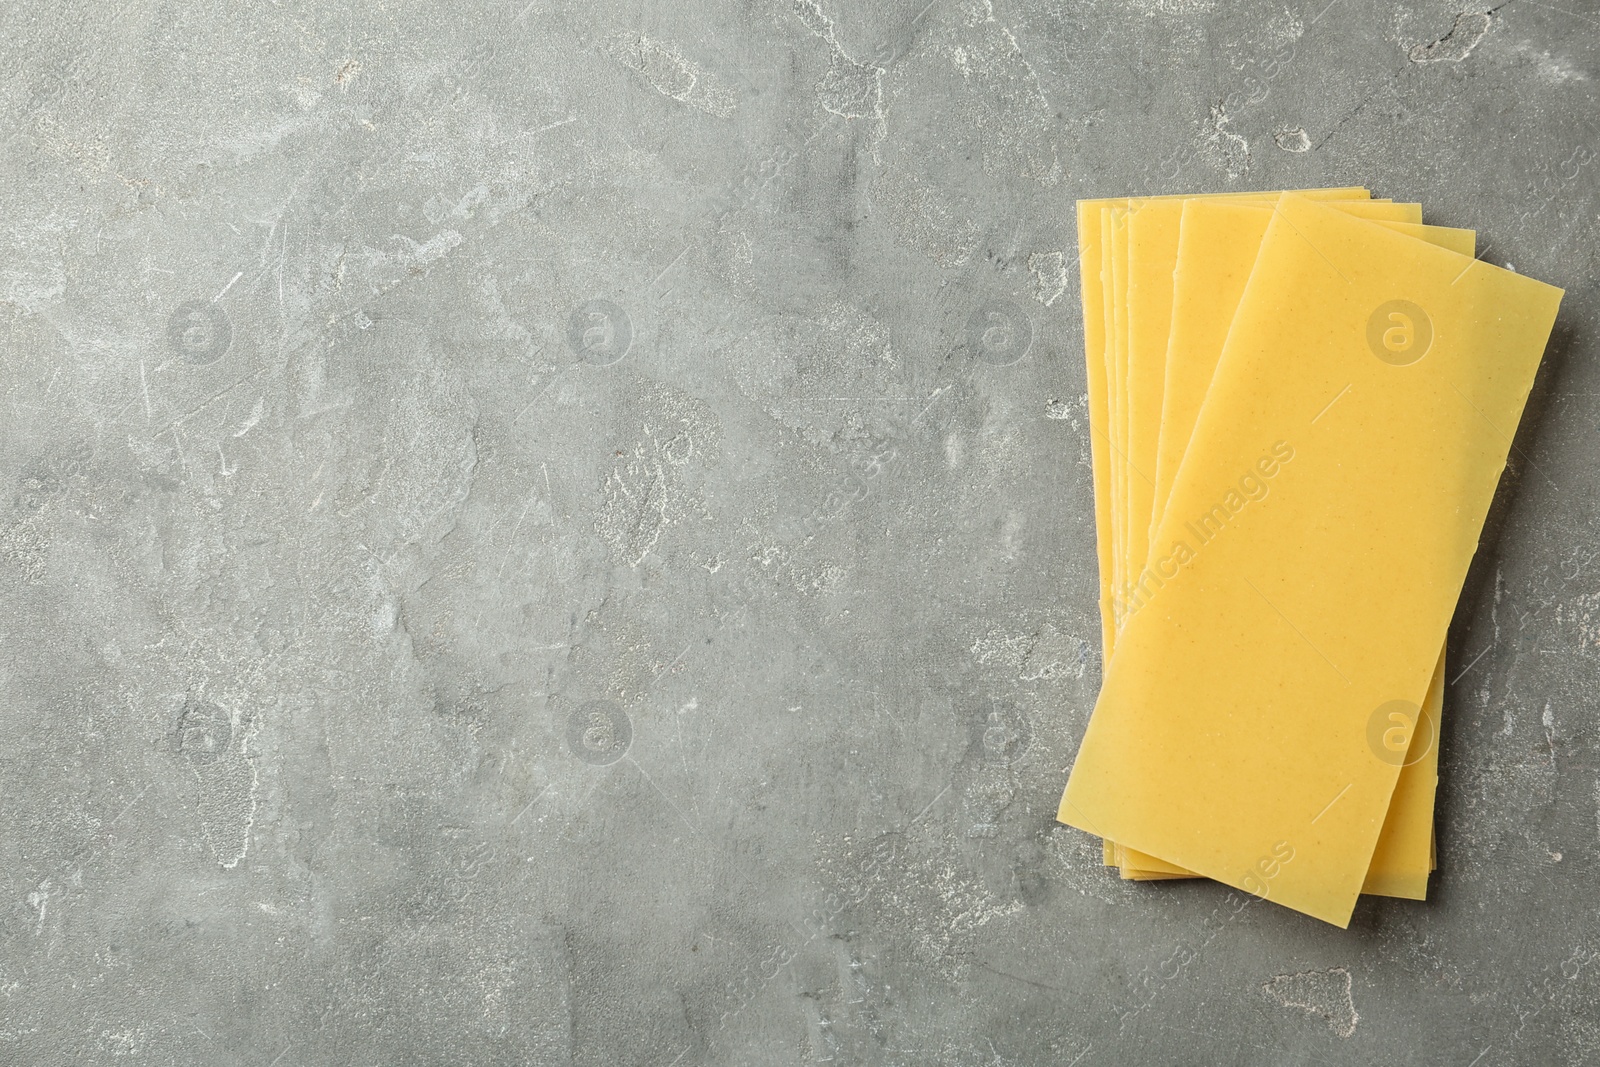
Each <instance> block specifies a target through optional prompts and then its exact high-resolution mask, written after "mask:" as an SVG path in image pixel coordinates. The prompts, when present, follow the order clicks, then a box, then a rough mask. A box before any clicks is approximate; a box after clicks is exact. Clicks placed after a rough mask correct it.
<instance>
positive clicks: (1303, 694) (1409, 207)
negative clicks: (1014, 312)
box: [1057, 188, 1562, 927]
mask: <svg viewBox="0 0 1600 1067" xmlns="http://www.w3.org/2000/svg"><path fill="white" fill-rule="evenodd" d="M1078 235H1079V248H1080V252H1081V259H1080V266H1081V275H1082V286H1083V314H1084V343H1085V350H1086V358H1087V367H1088V393H1089V416H1090V428H1091V433H1092V437H1093V441H1092V456H1093V463H1094V485H1095V516H1096V530H1097V534H1098V548H1099V562H1100V592H1101V597H1100V608H1101V619H1102V627H1103V649H1104V670H1103V681H1102V688H1101V692H1100V696H1099V699H1098V700H1097V702H1096V704H1095V709H1094V714H1093V716H1092V717H1091V719H1090V722H1089V727H1088V730H1087V731H1086V733H1085V735H1084V739H1083V743H1082V745H1081V747H1080V748H1079V751H1078V757H1077V760H1076V762H1075V763H1074V765H1073V769H1072V773H1071V777H1070V779H1069V781H1068V783H1067V788H1066V791H1065V793H1064V795H1063V797H1062V800H1061V807H1060V811H1059V814H1058V816H1057V817H1058V818H1059V819H1060V821H1062V822H1064V823H1068V824H1070V825H1072V826H1076V827H1078V828H1080V829H1083V830H1086V831H1088V832H1090V833H1092V834H1096V835H1098V836H1100V837H1102V838H1103V839H1104V841H1105V859H1106V863H1107V864H1110V865H1115V866H1117V867H1120V868H1121V871H1122V876H1123V877H1124V878H1134V879H1163V878H1184V877H1195V876H1203V877H1208V878H1212V879H1215V880H1217V881H1219V882H1223V883H1226V884H1228V885H1231V886H1234V887H1236V888H1239V889H1242V890H1244V891H1246V892H1249V893H1252V894H1254V895H1256V896H1261V897H1266V898H1268V899H1271V900H1275V901H1278V902H1280V903H1282V904H1285V905H1287V906H1289V907H1291V908H1294V909H1296V910H1298V911H1302V912H1305V913H1307V914H1309V915H1313V916H1315V917H1317V918H1319V919H1323V920H1326V921H1327V922H1330V923H1334V924H1336V925H1338V926H1341V927H1342V926H1346V925H1347V924H1348V923H1349V919H1350V914H1351V911H1352V910H1353V908H1354V906H1355V901H1356V898H1357V896H1358V895H1359V894H1361V893H1372V894H1379V895H1384V896H1398V897H1409V898H1414V899H1423V898H1424V897H1425V896H1426V894H1427V885H1428V875H1429V872H1430V871H1431V870H1432V869H1433V868H1434V866H1435V852H1434V840H1433V804H1434V790H1435V784H1436V782H1437V760H1438V746H1437V744H1436V743H1435V742H1436V739H1437V737H1438V731H1439V726H1440V715H1441V711H1442V705H1443V686H1444V651H1443V650H1444V641H1445V630H1446V627H1447V625H1448V623H1449V619H1450V615H1451V613H1452V611H1453V609H1454V606H1455V602H1456V599H1457V597H1458V595H1459V593H1460V589H1461V585H1462V582H1463V581H1464V580H1465V578H1466V572H1467V567H1468V564H1469V563H1470V561H1471V558H1472V554H1473V551H1474V549H1475V548H1476V546H1477V539H1478V535H1479V531H1480V529H1481V527H1482V524H1483V520H1484V516H1485V514H1486V512H1487V510H1488V506H1489V502H1490V498H1491V496H1492V495H1493V493H1494V489H1495V485H1496V483H1497V482H1498V479H1499V476H1500V473H1501V471H1502V469H1503V468H1504V466H1505V462H1506V457H1507V452H1508V449H1509V448H1510V445H1511V438H1512V435H1513V434H1514V433H1515V431H1516V427H1517V422H1518V420H1519V418H1520V417H1521V413H1522V407H1523V404H1524V402H1525V400H1526V398H1527V395H1528V391H1529V389H1530V388H1531V387H1532V383H1533V378H1534V374H1535V372H1536V370H1537V368H1538V364H1539V359H1540V356H1541V354H1542V353H1543V351H1544V347H1545V343H1546V341H1547V339H1548V337H1549V334H1550V330H1551V327H1552V325H1553V323H1554V319H1555V314H1556V308H1557V306H1558V304H1559V302H1560V299H1561V295H1562V294H1561V290H1559V289H1555V288H1553V287H1551V286H1548V285H1545V284H1543V283H1541V282H1537V281H1534V280H1532V279H1529V278H1526V277H1522V276H1520V275H1517V274H1515V273H1513V272H1511V271H1509V270H1503V269H1501V268H1498V267H1494V266H1491V265H1489V264H1486V263H1483V262H1481V261H1479V260H1477V259H1475V258H1474V247H1473V246H1474V240H1475V238H1474V234H1473V232H1472V231H1470V230H1459V229H1450V228H1445V227H1438V226H1427V225H1423V224H1422V212H1421V208H1420V207H1419V206H1418V205H1416V204H1397V203H1392V202H1390V201H1387V200H1373V199H1371V198H1370V196H1369V194H1368V192H1367V190H1365V189H1357V188H1352V189H1319V190H1306V191H1301V192H1298V193H1282V194H1279V193H1253V194H1236V195H1222V196H1198V197H1170V198H1165V197H1163V198H1148V199H1132V200H1088V201H1080V202H1079V204H1078Z"/></svg>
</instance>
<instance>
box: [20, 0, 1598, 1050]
mask: <svg viewBox="0 0 1600 1067" xmlns="http://www.w3.org/2000/svg"><path fill="white" fill-rule="evenodd" d="M1457 2H1459V0H1457ZM0 59H3V64H0V112H3V116H4V122H3V124H0V138H3V144H4V149H3V151H0V240H3V242H4V250H3V256H0V388H3V391H4V401H3V407H0V413H3V416H4V422H3V447H0V470H3V478H4V486H5V492H4V493H3V494H0V604H3V605H4V607H3V612H0V697H3V701H0V709H3V711H0V868H3V870H4V872H5V878H6V882H5V887H6V888H5V892H6V903H5V906H4V907H3V908H0V1062H4V1063H7V1064H11V1063H15V1064H75V1065H76V1064H112V1063H116V1064H153V1065H163V1064H172V1065H190V1064H195V1065H201V1064H205V1065H234V1064H237V1065H252V1067H254V1065H260V1067H269V1065H271V1067H312V1065H333V1064H338V1065H352V1067H354V1065H369V1064H370V1065H419V1067H420V1065H435V1064H475V1065H478V1064H518V1065H536V1067H542V1065H566V1064H574V1065H588V1064H607V1065H610V1064H640V1065H647V1064H655V1065H661V1067H669V1065H681V1067H687V1065H691V1064H708V1065H723V1064H775V1065H781V1064H821V1063H860V1064H950V1065H962V1067H977V1065H980V1064H983V1065H990V1064H992V1065H1017V1064H1029V1065H1032V1064H1061V1065H1066V1064H1081V1065H1084V1067H1090V1065H1094V1064H1116V1063H1130V1064H1132V1063H1138V1064H1146V1063H1177V1062H1183V1063H1189V1062H1195V1063H1262V1064H1269V1063H1270V1064H1290V1063H1294V1064H1298V1063H1307V1064H1310V1063H1317V1064H1323V1063H1336V1064H1371V1063H1426V1064H1459V1065H1461V1067H1468V1065H1476V1067H1491V1065H1499V1064H1512V1063H1532V1062H1540V1063H1584V1062H1594V1061H1595V1059H1596V1058H1597V1057H1600V1013H1597V1011H1596V1002H1597V998H1600V912H1597V908H1596V904H1597V902H1600V892H1597V890H1596V888H1595V886H1596V879H1597V877H1600V858H1597V846H1600V767H1597V759H1596V757H1597V752H1600V729H1597V727H1596V725H1595V722H1594V718H1593V713H1594V709H1595V705H1596V701H1595V698H1594V695H1593V694H1594V692H1595V689H1596V684H1597V682H1600V647H1597V646H1600V560H1597V554H1600V541H1597V540H1596V537H1595V512H1596V507H1597V498H1596V474H1595V466H1594V461H1593V457H1594V455H1595V450H1596V448H1597V446H1600V440H1597V431H1600V427H1597V418H1600V399H1597V398H1600V371H1597V369H1596V366H1595V355H1596V340H1595V338H1596V317H1597V314H1600V290H1597V285H1596V276H1597V272H1596V267H1597V263H1596V252H1595V248H1596V237H1597V231H1600V225H1597V221H1600V195H1597V188H1600V179H1597V176H1600V159H1596V154H1597V153H1600V139H1597V136H1596V131H1597V121H1596V115H1597V110H1596V98H1597V91H1600V8H1597V7H1596V5H1595V4H1594V3H1593V2H1592V0H1561V2H1560V3H1549V4H1547V3H1534V2H1533V0H1521V2H1516V0H1513V2H1508V3H1504V4H1501V5H1500V6H1499V7H1497V8H1495V9H1494V11H1493V12H1492V13H1486V9H1485V8H1483V7H1481V6H1480V7H1476V8H1472V9H1470V10H1468V11H1466V12H1462V11H1461V9H1460V8H1459V7H1457V6H1455V4H1454V3H1451V4H1445V3H1439V2H1424V3H1419V4H1405V5H1401V4H1396V3H1392V2H1388V3H1377V2H1373V0H1334V2H1333V3H1331V4H1328V3H1327V0H1314V2H1312V3H1310V4H1306V5H1301V6H1299V7H1297V8H1291V7H1287V6H1284V5H1281V4H1276V3H1273V4H1266V3H1256V4H1248V5H1232V4H1224V3H1215V2H1213V0H1116V2H1112V0H1095V2H1090V3H1083V4H1077V3H1074V4H1067V3H1062V2H1060V0H993V2H992V3H991V2H988V0H933V2H931V3H926V2H925V0H914V2H912V0H892V2H887V0H886V2H884V3H881V4H869V3H854V4H842V3H838V2H837V0H816V2H813V0H798V2H796V3H785V2H780V0H774V2H772V3H735V2H729V0H695V2H691V3H684V4H622V3H616V2H614V0H600V2H598V3H575V2H571V0H532V2H531V3H523V2H522V0H516V2H513V3H510V4H500V5H491V4H455V3H443V2H440V0H391V2H387V3H384V4H355V3H347V4H334V3H312V2H306V0H298V2H297V0H285V2H281V3H279V2H273V3H250V4H197V3H187V4H175V5H169V4H138V3H130V4H121V5H117V4H95V3H89V2H81V3H64V2H47V3H44V4H39V5H8V6H7V7H6V9H5V10H4V12H3V14H0ZM1336 183H1337V184H1345V183H1352V184H1353V183H1362V184H1367V185H1370V186H1371V187H1372V188H1373V189H1374V190H1375V191H1376V192H1377V194H1378V195H1386V196H1392V197H1395V198H1398V199H1406V200H1411V199H1417V200H1421V201H1422V202H1423V203H1424V204H1425V206H1426V209H1427V211H1428V213H1429V218H1430V220H1431V221H1436V222H1439V223H1443V224H1449V225H1459V226H1472V227H1475V228H1477V229H1478V230H1479V231H1480V234H1481V242H1482V244H1484V245H1487V246H1488V249H1489V251H1488V258H1489V259H1490V260H1491V261H1494V262H1497V263H1506V262H1508V261H1509V262H1511V263H1514V264H1515V266H1516V269H1518V270H1521V271H1524V272H1526V273H1529V274H1532V275H1535V276H1537V277H1540V278H1543V279H1546V280H1548V281H1551V282H1553V283H1555V284H1558V285H1561V286H1563V287H1565V288H1566V289H1568V291H1569V295H1568V297H1567V301H1566V304H1565V306H1564V308H1563V312H1562V316H1561V322H1560V325H1559V327H1558V329H1557V334H1556V338H1555V341H1554V343H1553V344H1552V347H1551V349H1550V352H1549V354H1548V357H1547V360H1546V366H1545V368H1544V371H1543V373H1542V376H1541V379H1540V382H1539V385H1538V387H1537V389H1536V392H1535V396H1534V398H1533V402H1532V403H1531V404H1530V407H1529V411H1528V417H1527V419H1526V421H1525V423H1524V425H1523V427H1522V430H1521V432H1520V434H1519V437H1518V441H1517V448H1516V451H1515V452H1514V454H1513V459H1512V463H1511V468H1510V470H1509V471H1508V472H1507V476H1506V479H1505V481H1504V483H1503V486H1502V491H1501V493H1500V495H1499V497H1498V499H1497V502H1496V506H1495V510H1494V513H1493V517H1492V520H1491V523H1490V526H1489V529H1488V531H1487V533H1486V537H1485V541H1484V545H1483V549H1482V552H1481V554H1480V558H1479V560H1478V562H1477V564H1476V565H1475V568H1474V571H1473V574H1472V576H1471V579H1470V580H1469V582H1468V587H1467V589H1466V591H1465V595H1464V597H1463V601H1462V607H1461V610H1460V613H1459V616H1458V619H1457V622H1456V625H1455V626H1454V628H1453V631H1452V641H1451V646H1450V656H1451V664H1452V666H1451V670H1450V677H1451V679H1452V683H1451V688H1450V690H1449V695H1448V704H1447V712H1446V723H1445V731H1444V739H1443V757H1444V758H1443V789H1442V793H1441V800H1440V821H1439V834H1440V837H1439V851H1440V862H1441V869H1440V871H1439V873H1438V875H1437V876H1436V877H1435V880H1434V884H1433V894H1432V895H1433V899H1432V900H1430V901H1429V902H1427V903H1426V904H1415V903H1403V902H1397V901H1364V902H1363V903H1362V904H1361V906H1360V907H1359V909H1358V911H1357V914H1356V917H1355V920H1354V922H1353V924H1352V926H1351V929H1349V930H1348V931H1340V930H1336V929H1334V928H1331V927H1328V926H1325V925H1322V924H1319V923H1316V922H1315V921H1312V920H1310V919H1306V918H1304V917H1302V916H1299V915H1296V914H1293V913H1290V912H1287V911H1284V910H1282V909H1278V908H1275V907H1273V906H1270V905H1251V906H1249V907H1246V908H1243V909H1242V910H1239V909H1238V908H1237V902H1238V900H1239V898H1237V897H1234V896H1231V895H1230V894H1229V893H1227V892H1226V891H1224V890H1222V889H1221V888H1219V887H1217V886H1212V885H1204V884H1197V883H1185V884H1178V883H1173V884H1164V885H1163V884H1157V885H1129V884H1124V883H1121V882H1119V881H1118V880H1117V879H1116V878H1114V877H1112V876H1110V875H1108V874H1107V873H1106V872H1105V871H1104V870H1103V869H1102V868H1101V866H1100V864H1099V855H1098V850H1097V846H1096V844H1095V843H1094V842H1092V841H1091V840H1090V839H1088V838H1086V837H1085V836H1084V835H1082V834H1080V833H1079V832H1078V831H1076V830H1072V829H1068V828H1066V827H1063V826H1059V825H1056V824H1055V823H1054V822H1053V819H1052V817H1053V813H1054V808H1055V803H1056V800H1057V797H1058V795H1059V791H1060V789H1061V786H1062V784H1063V783H1064V781H1065V774H1066V770H1067V768H1068V767H1069V765H1070V763H1071V760H1072V756H1073V752H1074V750H1075V746H1076V742H1077V739H1078V737H1079V736H1080V734H1081V732H1082V729H1083V727H1084V724H1085V721H1086V719H1087V716H1088V713H1089V710H1090V707H1091V705H1092V701H1093V698H1094V693H1095V691H1096V687H1097V684H1098V672H1099V667H1098V656H1099V649H1098V638H1097V636H1096V635H1097V624H1096V622H1095V614H1094V611H1095V609H1094V600H1095V576H1094V553H1093V543H1092V536H1093V533H1092V531H1093V526H1092V514H1091V493H1090V482H1089V467H1088V449H1089V440H1088V436H1087V427H1086V425H1085V419H1084V395H1083V392H1084V378H1083V369H1082V349H1081V345H1082V335H1081V327H1080V323H1079V312H1078V304H1077V300H1078V291H1077V280H1076V272H1075V265H1074V260H1075V256H1076V251H1075V248H1076V245H1075V233H1074V224H1073V215H1072V204H1073V201H1074V200H1075V199H1076V198H1078V197H1080V196H1100V195H1119V194H1123V193H1128V192H1173V191H1183V190H1211V189H1245V188H1274V187H1282V186H1291V187H1293V186H1312V185H1325V184H1336Z"/></svg>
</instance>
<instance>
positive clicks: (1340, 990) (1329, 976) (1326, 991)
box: [1261, 967, 1361, 1037]
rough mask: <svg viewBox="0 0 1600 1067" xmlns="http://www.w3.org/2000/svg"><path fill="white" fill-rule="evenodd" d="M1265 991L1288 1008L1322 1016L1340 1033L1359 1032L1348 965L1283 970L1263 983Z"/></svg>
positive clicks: (1340, 1034) (1357, 1013)
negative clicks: (1286, 972) (1297, 970)
mask: <svg viewBox="0 0 1600 1067" xmlns="http://www.w3.org/2000/svg"><path fill="white" fill-rule="evenodd" d="M1261 991H1262V992H1263V993H1265V994H1266V995H1267V996H1268V997H1271V998H1272V999H1273V1000H1275V1001H1277V1002H1278V1003H1279V1004H1281V1005H1282V1006H1283V1007H1285V1008H1299V1009H1300V1010H1301V1011H1304V1012H1306V1013H1307V1014H1309V1015H1316V1016H1320V1017H1321V1018H1322V1019H1323V1020H1325V1021H1326V1022H1327V1024H1328V1029H1330V1030H1332V1031H1333V1032H1334V1033H1336V1034H1338V1035H1339V1036H1340V1037H1349V1036H1350V1035H1351V1034H1353V1033H1355V1032H1356V1024H1357V1023H1359V1022H1360V1021H1361V1014H1360V1013H1359V1012H1357V1011H1356V1004H1355V1000H1354V998H1353V997H1352V996H1351V986H1350V971H1349V970H1348V969H1347V968H1344V967H1330V968H1329V969H1327V970H1325V971H1303V972H1301V973H1299V974H1280V975H1277V976H1276V977H1274V978H1273V979H1271V980H1270V981H1268V982H1264V983H1262V986H1261Z"/></svg>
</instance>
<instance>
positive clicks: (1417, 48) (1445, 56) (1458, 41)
mask: <svg viewBox="0 0 1600 1067" xmlns="http://www.w3.org/2000/svg"><path fill="white" fill-rule="evenodd" d="M1493 20H1494V16H1493V15H1490V14H1487V13H1485V12H1482V11H1463V12H1461V14H1459V15H1457V16H1456V21H1455V25H1453V26H1451V27H1450V32H1449V33H1447V34H1445V35H1444V36H1443V37H1440V38H1439V39H1438V40H1436V41H1434V42H1433V43H1432V44H1419V45H1414V46H1413V47H1412V49H1411V50H1410V51H1409V52H1407V53H1406V56H1407V58H1409V59H1410V60H1411V62H1413V63H1459V62H1461V61H1462V60H1463V59H1466V58H1467V57H1468V56H1470V55H1471V54H1472V50H1473V49H1474V48H1476V47H1478V42H1479V41H1481V40H1483V35H1484V34H1486V33H1488V32H1489V24H1490V22H1492V21H1493Z"/></svg>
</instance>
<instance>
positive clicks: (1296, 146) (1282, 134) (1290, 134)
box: [1272, 126, 1311, 153]
mask: <svg viewBox="0 0 1600 1067" xmlns="http://www.w3.org/2000/svg"><path fill="white" fill-rule="evenodd" d="M1272 142H1273V144H1276V145H1277V146H1278V147H1279V148H1281V149H1283V150H1284V151H1285V152H1297V153H1298V152H1309V151H1311V138H1310V137H1309V136H1307V135H1306V131H1305V130H1304V129H1303V128H1301V127H1299V126H1291V127H1290V128H1289V129H1286V130H1279V131H1278V132H1277V133H1275V134H1273V135H1272Z"/></svg>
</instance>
